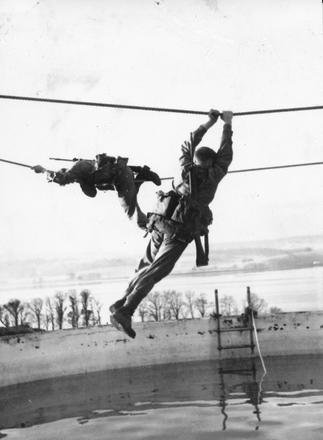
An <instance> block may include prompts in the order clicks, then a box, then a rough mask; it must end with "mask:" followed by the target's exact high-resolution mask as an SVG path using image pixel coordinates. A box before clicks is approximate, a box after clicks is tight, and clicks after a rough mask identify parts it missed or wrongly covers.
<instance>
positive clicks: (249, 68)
mask: <svg viewBox="0 0 323 440" xmlns="http://www.w3.org/2000/svg"><path fill="white" fill-rule="evenodd" d="M322 31H323V30H322V3H321V1H320V0H306V1H304V0H293V1H291V0H244V1H241V0H218V1H216V0H172V1H171V0H159V1H153V0H131V1H130V0H128V1H126V0H106V1H103V0H65V1H64V2H63V1H61V2H58V1H54V0H53V1H51V0H38V1H36V0H33V1H31V0H2V1H1V2H0V59H1V69H0V94H12V95H14V94H17V95H26V96H39V97H48V98H61V99H72V100H73V99H75V100H84V101H101V102H110V103H121V104H135V105H147V106H159V107H163V106H165V107H177V108H188V109H195V110H203V111H207V110H208V109H209V108H211V107H213V108H218V109H220V110H222V109H232V110H233V111H244V110H254V109H270V108H279V107H295V106H312V105H323V81H322V78H323V32H322ZM0 111H1V142H0V153H1V154H0V157H1V158H5V159H11V160H14V161H21V162H25V163H27V164H31V165H35V164H42V165H44V166H47V167H51V168H54V169H57V168H59V165H60V164H59V163H53V162H51V161H49V160H48V158H49V157H51V156H61V157H70V158H72V157H75V156H79V157H86V158H92V157H94V155H95V154H97V153H100V152H106V153H108V154H109V155H120V156H126V157H129V161H130V163H131V164H138V165H140V164H147V165H149V166H150V167H151V168H153V169H154V170H156V171H158V172H159V173H160V175H161V176H169V175H174V174H175V173H176V171H177V169H178V164H177V158H178V154H179V148H180V144H181V142H182V141H183V140H184V139H185V138H187V136H188V135H189V132H190V131H191V130H194V129H195V128H196V127H197V126H198V125H199V124H200V123H203V122H204V120H205V118H204V117H203V116H202V117H200V116H192V115H178V114H164V113H163V114H161V113H153V112H138V111H123V110H112V109H104V108H93V107H76V106H66V105H54V104H42V103H30V102H29V103H28V102H15V101H7V100H0ZM322 116H323V111H311V112H299V113H285V114H278V115H269V116H268V115H266V116H248V117H246V116H245V117H237V118H235V119H234V120H233V129H234V161H233V163H232V166H231V169H240V168H245V167H248V168H249V167H258V166H270V165H277V164H290V163H297V162H312V161H319V160H323V148H322V147H323V124H322ZM221 130H222V123H221V122H218V124H217V125H216V126H215V127H214V128H212V129H211V130H210V131H209V132H208V133H207V135H206V136H205V140H204V141H203V144H204V145H208V146H211V147H215V148H217V146H218V144H219V138H220V134H221ZM322 171H323V168H322V167H320V166H316V167H310V168H296V169H292V170H284V171H283V170H282V171H267V172H262V173H250V174H237V175H228V176H227V177H226V178H225V179H224V181H223V182H222V183H221V185H220V186H219V188H218V192H217V194H216V197H215V200H214V202H213V203H212V205H211V208H212V210H213V213H214V225H213V226H212V228H211V233H212V238H211V240H212V241H213V240H216V241H218V242H222V241H233V242H234V241H248V240H255V239H267V238H278V237H286V236H289V235H309V234H310V235H312V234H321V233H323V221H322V208H323V180H322ZM169 188H170V183H169V182H168V183H165V184H163V189H165V190H168V189H169ZM155 191H156V189H155V187H154V185H152V184H150V183H148V184H145V186H144V187H143V189H142V192H141V194H140V198H139V199H140V202H141V204H142V207H143V209H144V210H151V208H152V206H153V204H154V197H155ZM0 206H1V217H0V229H1V251H0V252H1V256H2V257H3V258H17V257H25V256H28V257H32V256H39V255H43V256H51V255H55V256H65V255H73V254H74V255H78V254H85V253H88V254H89V255H92V254H93V255H95V254H97V255H98V256H102V255H105V256H106V257H109V258H110V257H113V256H115V255H126V254H127V253H128V252H130V253H131V254H138V255H139V254H140V253H141V252H142V250H143V248H144V247H145V242H144V240H143V238H142V235H143V234H142V232H141V231H139V230H137V228H136V226H135V225H134V224H131V223H130V222H129V221H128V220H127V218H126V216H125V214H124V213H123V212H122V210H121V208H120V207H119V205H118V201H117V198H116V194H115V193H113V192H109V193H100V194H99V195H98V196H97V197H96V198H95V199H89V198H87V197H86V196H84V195H83V193H82V192H81V190H80V189H79V187H78V186H77V185H70V186H66V187H59V186H58V185H55V184H53V183H52V184H50V183H47V182H46V179H45V177H44V176H42V175H36V174H34V173H33V172H31V171H29V170H28V169H27V168H21V167H15V166H12V165H6V164H0ZM215 251H216V249H213V250H212V252H215Z"/></svg>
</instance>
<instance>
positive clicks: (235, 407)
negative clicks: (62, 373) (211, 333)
mask: <svg viewBox="0 0 323 440" xmlns="http://www.w3.org/2000/svg"><path fill="white" fill-rule="evenodd" d="M265 361H266V367H267V370H268V373H267V375H266V376H264V374H263V371H264V370H263V368H262V365H261V363H260V362H259V360H258V359H245V360H223V361H221V362H215V361H212V362H193V363H189V364H173V365H171V364H169V365H162V366H154V367H143V368H133V369H129V370H115V371H104V372H98V373H91V374H88V375H79V376H70V377H65V378H63V377H62V378H58V379H55V380H53V379H52V380H46V381H39V382H37V383H30V384H22V385H17V386H10V387H6V388H3V389H2V390H1V394H0V433H1V435H4V434H7V435H8V437H7V438H8V440H9V439H10V440H11V439H12V440H14V439H24V440H29V439H30V440H31V439H33V440H37V439H45V438H46V439H56V438H57V437H56V434H57V430H58V429H59V430H64V432H66V434H65V437H66V438H67V437H68V438H70V440H74V439H80V438H91V439H93V440H101V439H106V438H111V439H126V438H129V436H131V438H133V437H134V438H135V439H140V440H141V439H143V438H147V439H148V438H149V439H150V438H154V439H155V438H156V439H157V438H158V439H159V438H163V439H164V440H165V439H171V438H177V439H182V438H183V439H184V438H185V439H195V438H196V439H200V438H203V439H209V438H210V439H211V438H214V435H215V433H218V434H219V432H221V431H226V432H225V433H223V435H224V434H225V438H226V439H234V438H239V439H244V438H249V437H250V436H251V431H253V432H254V431H255V430H256V431H261V435H262V436H263V437H262V438H264V439H267V438H268V439H271V440H272V439H276V438H277V439H278V438H279V439H283V438H284V436H285V438H286V436H287V435H288V436H289V434H290V432H291V430H294V431H295V432H294V431H293V436H294V439H296V438H297V435H298V434H299V435H300V434H301V433H303V434H304V435H305V434H306V433H307V430H308V429H309V426H310V427H311V437H310V438H311V440H312V439H316V438H317V439H318V438H322V432H321V431H320V424H319V423H320V422H318V418H320V417H319V415H317V414H318V412H319V411H320V410H322V406H323V398H322V391H321V390H322V389H323V378H322V373H321V372H322V371H323V357H318V356H306V357H302V356H298V357H296V356H295V357H294V356H292V357H287V358H283V359H282V358H266V360H265ZM299 408H302V412H301V413H296V411H299ZM305 422H306V424H305ZM291 423H293V424H291ZM8 428H11V429H8ZM21 428H24V429H21ZM107 432H109V433H110V436H109V437H107ZM254 434H255V435H256V433H255V432H254ZM316 435H317V436H316ZM295 436H296V437H295ZM307 437H309V436H307ZM0 438H1V436H0ZM219 438H221V437H219ZM299 438H301V436H300V437H299Z"/></svg>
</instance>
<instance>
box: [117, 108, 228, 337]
mask: <svg viewBox="0 0 323 440" xmlns="http://www.w3.org/2000/svg"><path fill="white" fill-rule="evenodd" d="M219 116H221V119H222V120H223V122H224V126H223V133H222V140H221V144H220V148H219V149H218V151H217V152H215V151H214V150H213V149H211V148H209V147H201V148H198V149H196V147H197V146H198V144H199V143H200V142H201V140H202V138H203V136H204V135H205V133H206V132H207V131H208V130H209V129H210V128H211V127H212V126H213V125H214V124H215V123H216V122H217V120H218V118H219ZM232 117H233V113H232V112H231V111H224V112H222V114H220V112H219V111H217V110H210V112H209V119H208V120H207V122H206V123H204V124H202V125H201V126H200V127H199V128H198V129H197V130H196V131H194V132H193V133H191V135H190V138H189V140H187V141H185V142H184V144H183V145H182V147H181V151H182V154H181V156H180V159H179V161H180V167H181V179H180V181H179V182H177V183H176V182H175V184H173V190H172V191H170V192H168V193H163V192H162V191H159V192H158V201H157V207H156V210H155V212H153V213H149V214H148V223H147V229H148V230H149V231H150V232H151V239H150V241H149V244H148V246H147V249H146V252H145V255H144V257H143V258H142V259H141V260H140V262H139V266H138V269H137V272H138V274H137V275H136V276H135V277H134V278H133V279H132V281H131V282H130V283H129V286H128V288H127V290H126V292H125V294H124V296H123V297H122V298H121V299H120V300H118V301H117V302H116V303H114V304H113V305H111V306H110V311H111V313H112V314H111V318H110V319H111V323H112V324H113V325H114V326H115V327H116V328H118V329H119V330H122V331H124V332H125V333H126V334H127V335H128V336H130V337H131V338H135V336H136V333H135V331H134V330H133V329H132V316H133V314H134V312H135V310H136V309H137V307H138V305H139V304H140V302H141V301H142V300H143V299H144V298H145V297H146V295H147V294H148V293H149V292H150V291H151V289H152V288H153V287H154V285H155V284H156V283H158V282H159V281H161V280H162V279H163V278H165V277H166V276H167V275H168V274H169V273H170V272H171V271H172V270H173V268H174V266H175V264H176V262H177V260H178V259H179V258H180V256H181V255H182V253H183V252H184V250H185V249H186V247H187V245H188V244H189V243H190V242H192V241H193V240H195V242H196V245H197V252H198V253H197V263H198V265H203V264H207V251H208V249H207V248H208V244H207V241H206V246H205V247H206V249H204V250H203V252H202V256H201V243H200V237H201V236H204V237H207V234H208V226H209V225H210V224H211V223H212V212H211V210H210V208H209V206H208V205H209V204H210V203H211V202H212V200H213V198H214V195H215V192H216V189H217V186H218V184H219V182H220V181H221V180H222V179H223V177H224V176H225V175H226V173H227V171H228V167H229V165H230V163H231V161H232V155H233V153H232ZM201 259H202V260H203V261H199V260H201ZM199 263H200V264H199Z"/></svg>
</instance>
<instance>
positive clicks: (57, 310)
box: [0, 289, 102, 330]
mask: <svg viewBox="0 0 323 440" xmlns="http://www.w3.org/2000/svg"><path fill="white" fill-rule="evenodd" d="M101 309H102V304H101V303H99V301H97V300H96V299H95V298H94V297H93V295H92V294H91V292H90V291H89V290H87V289H84V290H82V291H81V292H80V294H79V295H77V292H76V291H75V290H71V291H69V292H68V293H63V292H57V293H56V294H55V296H54V297H53V298H50V297H47V298H46V299H45V300H43V299H42V298H34V299H33V300H31V301H30V302H25V303H23V302H21V301H20V300H19V299H12V300H10V301H8V302H7V303H6V304H4V305H2V306H0V323H1V324H2V325H3V326H5V327H13V326H14V327H18V326H19V325H22V326H25V325H29V326H33V327H36V328H38V329H39V330H40V329H45V330H56V329H62V328H63V327H64V326H65V324H69V325H70V326H71V327H72V328H77V327H80V326H82V327H88V326H90V325H92V326H93V325H101Z"/></svg>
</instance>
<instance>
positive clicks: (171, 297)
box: [164, 290, 184, 321]
mask: <svg viewBox="0 0 323 440" xmlns="http://www.w3.org/2000/svg"><path fill="white" fill-rule="evenodd" d="M164 295H165V297H166V298H167V303H168V304H169V309H170V311H171V314H172V316H173V317H174V318H175V319H176V320H177V321H178V320H179V318H180V315H181V312H182V311H183V309H184V301H183V294H182V292H177V291H176V290H166V291H165V292H164Z"/></svg>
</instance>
